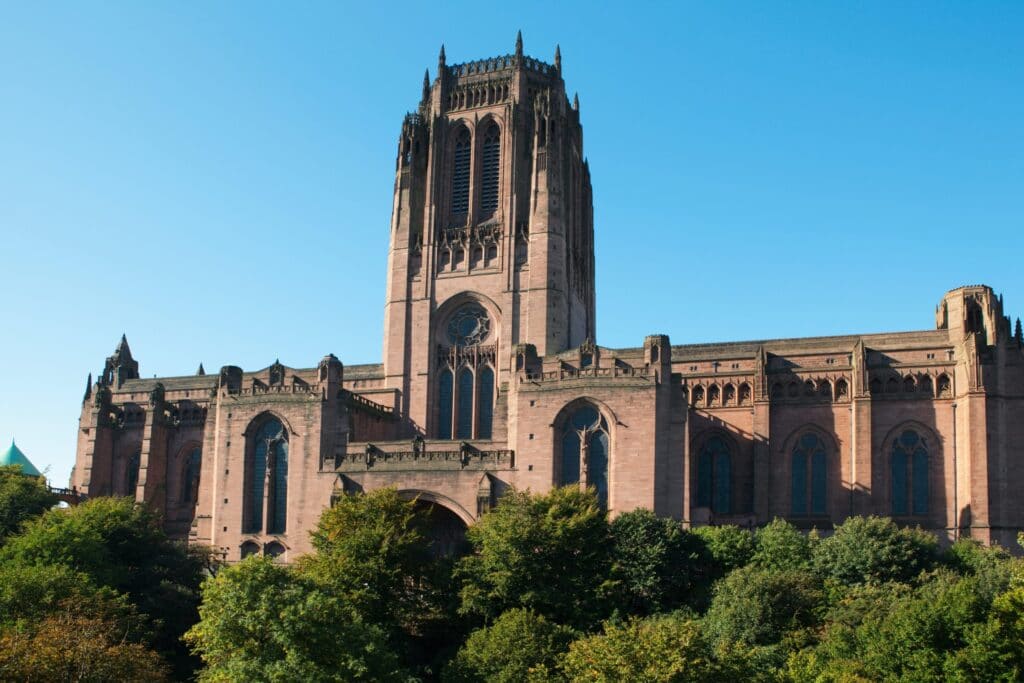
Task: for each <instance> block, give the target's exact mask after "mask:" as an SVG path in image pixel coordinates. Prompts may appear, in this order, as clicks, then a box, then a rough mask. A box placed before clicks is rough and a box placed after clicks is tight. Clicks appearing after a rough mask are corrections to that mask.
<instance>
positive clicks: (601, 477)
mask: <svg viewBox="0 0 1024 683" xmlns="http://www.w3.org/2000/svg"><path fill="white" fill-rule="evenodd" d="M561 444H562V453H561V458H560V459H559V461H560V462H559V465H560V467H559V470H560V472H559V478H558V483H559V484H560V485H562V486H565V485H567V484H576V483H579V482H582V483H584V484H586V486H587V487H588V488H595V489H597V500H598V502H599V503H600V504H601V505H602V506H607V505H608V459H609V455H610V453H609V450H610V442H609V438H608V422H607V421H606V420H605V419H604V417H603V416H602V415H601V413H600V412H599V411H598V410H597V408H595V407H594V406H591V405H582V406H580V407H578V408H577V409H576V410H574V411H573V412H572V414H571V415H569V417H568V418H567V419H566V420H565V424H564V426H563V427H562V439H561Z"/></svg>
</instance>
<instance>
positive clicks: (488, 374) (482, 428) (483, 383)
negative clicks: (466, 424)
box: [476, 365, 494, 439]
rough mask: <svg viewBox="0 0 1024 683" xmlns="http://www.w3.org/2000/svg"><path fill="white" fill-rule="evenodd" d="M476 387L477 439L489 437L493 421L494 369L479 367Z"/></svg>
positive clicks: (487, 366)
mask: <svg viewBox="0 0 1024 683" xmlns="http://www.w3.org/2000/svg"><path fill="white" fill-rule="evenodd" d="M479 375H480V379H479V380H478V384H479V386H478V387H477V415H478V416H479V417H478V418H477V430H476V436H477V438H478V439H490V438H491V431H492V429H491V428H492V422H493V421H494V370H492V369H491V367H490V366H489V365H485V366H484V367H483V368H481V369H480V373H479Z"/></svg>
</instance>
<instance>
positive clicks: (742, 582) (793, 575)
mask: <svg viewBox="0 0 1024 683" xmlns="http://www.w3.org/2000/svg"><path fill="white" fill-rule="evenodd" d="M819 584H820V582H819V581H818V580H817V579H816V577H814V576H813V575H811V574H809V573H807V572H800V571H793V570H787V571H770V570H767V569H761V568H759V567H755V566H747V567H741V568H740V569H737V570H735V571H733V572H732V573H730V574H729V575H728V576H726V577H725V578H724V579H722V580H721V581H720V582H719V583H718V584H717V585H716V586H715V597H714V599H713V600H712V602H711V608H710V609H709V610H708V613H707V617H706V619H705V622H706V626H707V631H708V634H709V635H710V636H711V637H712V638H714V639H715V640H716V641H717V642H720V643H740V644H743V645H773V644H775V643H778V642H779V641H780V640H782V638H783V637H784V636H785V635H786V634H787V633H789V632H791V631H794V630H797V629H801V628H806V627H809V626H812V625H814V624H815V623H816V622H817V621H818V614H817V608H818V607H819V605H820V603H821V601H822V597H823V596H822V592H821V590H820V588H819V587H818V586H819Z"/></svg>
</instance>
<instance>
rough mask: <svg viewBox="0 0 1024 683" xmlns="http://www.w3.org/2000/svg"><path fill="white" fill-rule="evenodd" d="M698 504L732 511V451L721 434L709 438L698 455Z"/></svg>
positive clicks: (713, 509)
mask: <svg viewBox="0 0 1024 683" xmlns="http://www.w3.org/2000/svg"><path fill="white" fill-rule="evenodd" d="M697 506H698V507H709V508H711V510H712V512H717V513H719V514H729V513H730V512H731V511H732V452H731V451H730V450H729V446H728V444H726V442H725V439H723V438H722V437H720V436H713V437H711V438H710V439H708V441H707V443H705V444H704V447H703V448H701V450H700V454H699V455H698V456H697Z"/></svg>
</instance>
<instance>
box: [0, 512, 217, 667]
mask: <svg viewBox="0 0 1024 683" xmlns="http://www.w3.org/2000/svg"><path fill="white" fill-rule="evenodd" d="M0 564H14V565H22V566H33V565H61V566H65V567H69V568H71V569H73V570H75V571H76V572H80V573H82V574H85V575H86V576H88V577H89V580H90V581H91V583H92V584H94V585H95V586H98V587H108V588H111V589H113V590H115V591H117V592H119V593H124V594H125V595H126V596H127V597H128V599H129V600H130V601H131V603H132V604H133V605H135V606H136V608H137V609H138V611H139V612H140V613H142V614H144V615H146V616H148V617H149V618H150V619H151V622H152V626H153V630H154V637H153V641H152V644H153V646H154V648H155V649H156V650H158V651H159V652H161V653H163V654H165V656H167V657H168V658H169V661H170V662H171V663H172V665H174V667H175V669H176V671H177V672H178V674H180V675H184V674H186V673H187V672H188V670H189V668H190V666H191V665H192V662H190V658H189V657H188V653H187V651H186V650H185V648H184V646H183V645H182V644H181V635H182V634H183V633H184V632H185V631H186V630H187V629H188V627H189V626H191V625H192V624H194V623H195V621H196V619H197V618H198V612H197V606H198V602H199V586H200V584H201V583H202V578H203V557H202V556H201V555H199V554H196V553H193V552H191V551H190V550H189V549H187V548H186V547H185V546H184V544H181V543H177V542H175V541H172V540H171V539H169V538H168V537H167V536H166V534H164V532H163V530H162V528H161V526H160V522H159V518H158V517H157V516H156V515H155V514H154V513H153V512H152V511H150V510H149V509H148V508H147V507H145V506H143V505H136V504H135V503H134V501H132V500H130V499H127V498H95V499H92V500H89V501H87V502H85V503H83V504H82V505H79V506H77V507H73V508H66V509H53V510H49V511H47V512H46V513H44V514H43V515H42V516H41V517H39V518H38V519H35V520H32V521H30V522H28V523H27V524H26V525H25V526H24V529H23V531H22V532H21V533H20V534H19V535H17V536H12V537H10V538H9V539H8V542H7V544H6V545H4V546H3V547H2V548H0Z"/></svg>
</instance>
